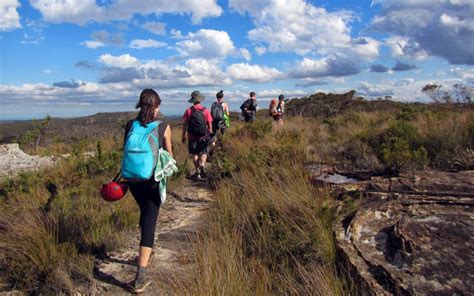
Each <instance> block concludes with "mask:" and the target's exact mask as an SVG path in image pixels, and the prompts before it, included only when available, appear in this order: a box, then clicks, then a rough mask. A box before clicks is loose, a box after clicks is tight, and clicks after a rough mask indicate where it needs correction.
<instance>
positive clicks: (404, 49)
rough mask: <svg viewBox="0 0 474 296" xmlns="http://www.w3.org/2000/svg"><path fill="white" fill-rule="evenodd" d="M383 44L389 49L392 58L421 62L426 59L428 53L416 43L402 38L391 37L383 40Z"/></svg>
mask: <svg viewBox="0 0 474 296" xmlns="http://www.w3.org/2000/svg"><path fill="white" fill-rule="evenodd" d="M385 44H386V45H387V46H388V48H389V49H390V51H391V53H392V56H393V57H397V58H400V57H408V58H412V59H416V60H423V59H425V58H427V57H428V53H427V52H426V51H425V50H423V49H422V48H421V47H420V44H419V43H418V42H415V41H413V40H410V39H408V38H406V37H402V36H393V37H390V38H387V40H385Z"/></svg>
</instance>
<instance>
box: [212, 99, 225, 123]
mask: <svg viewBox="0 0 474 296" xmlns="http://www.w3.org/2000/svg"><path fill="white" fill-rule="evenodd" d="M211 115H212V118H213V119H214V120H217V121H221V120H224V106H222V103H220V104H219V103H217V102H214V103H212V107H211Z"/></svg>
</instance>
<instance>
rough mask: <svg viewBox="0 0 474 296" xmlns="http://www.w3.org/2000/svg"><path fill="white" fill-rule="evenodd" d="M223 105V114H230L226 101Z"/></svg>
mask: <svg viewBox="0 0 474 296" xmlns="http://www.w3.org/2000/svg"><path fill="white" fill-rule="evenodd" d="M223 107H224V112H225V114H226V115H227V116H229V115H230V112H229V105H227V103H224V106H223Z"/></svg>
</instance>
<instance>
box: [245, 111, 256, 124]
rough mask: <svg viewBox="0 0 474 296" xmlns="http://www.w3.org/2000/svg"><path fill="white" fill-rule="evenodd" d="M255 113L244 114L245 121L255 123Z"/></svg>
mask: <svg viewBox="0 0 474 296" xmlns="http://www.w3.org/2000/svg"><path fill="white" fill-rule="evenodd" d="M255 117H256V116H255V113H254V112H251V113H244V119H245V122H254V121H255Z"/></svg>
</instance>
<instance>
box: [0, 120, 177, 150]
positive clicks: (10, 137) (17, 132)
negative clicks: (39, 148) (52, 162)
mask: <svg viewBox="0 0 474 296" xmlns="http://www.w3.org/2000/svg"><path fill="white" fill-rule="evenodd" d="M136 115H137V112H111V113H97V114H94V115H90V116H84V117H76V118H52V119H51V121H50V122H49V124H48V127H47V129H46V137H45V138H46V139H47V140H48V141H55V140H61V142H64V143H70V142H74V141H77V140H80V139H84V138H85V139H96V138H100V137H101V136H103V135H108V134H113V135H117V136H121V135H122V133H123V129H122V126H123V125H124V124H125V123H126V122H127V121H128V120H129V119H130V118H133V117H135V116H136ZM164 119H166V120H174V119H176V117H166V118H164ZM32 128H33V124H32V121H31V120H28V121H15V122H6V123H5V122H3V123H2V122H0V144H5V143H14V142H17V141H18V140H19V138H20V137H21V135H23V134H24V133H26V132H27V131H29V130H31V129H32Z"/></svg>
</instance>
